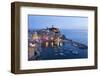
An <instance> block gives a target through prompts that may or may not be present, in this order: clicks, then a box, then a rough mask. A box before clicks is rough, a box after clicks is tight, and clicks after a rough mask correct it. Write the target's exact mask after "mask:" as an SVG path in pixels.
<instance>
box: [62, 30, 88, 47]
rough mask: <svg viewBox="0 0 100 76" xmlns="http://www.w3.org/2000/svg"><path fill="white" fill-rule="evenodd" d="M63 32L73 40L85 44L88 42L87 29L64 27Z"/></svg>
mask: <svg viewBox="0 0 100 76" xmlns="http://www.w3.org/2000/svg"><path fill="white" fill-rule="evenodd" d="M61 33H62V34H64V35H65V36H66V37H67V38H69V39H72V40H73V41H77V42H80V43H83V44H85V45H87V44H88V31H87V30H66V29H62V30H61Z"/></svg>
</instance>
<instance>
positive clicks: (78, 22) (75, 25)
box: [28, 15, 88, 30]
mask: <svg viewBox="0 0 100 76" xmlns="http://www.w3.org/2000/svg"><path fill="white" fill-rule="evenodd" d="M52 25H54V27H57V28H60V29H80V30H81V29H83V30H84V29H86V30H87V29H88V18H87V17H78V16H77V17H74V16H44V15H29V16H28V28H29V29H40V28H46V27H51V26H52Z"/></svg>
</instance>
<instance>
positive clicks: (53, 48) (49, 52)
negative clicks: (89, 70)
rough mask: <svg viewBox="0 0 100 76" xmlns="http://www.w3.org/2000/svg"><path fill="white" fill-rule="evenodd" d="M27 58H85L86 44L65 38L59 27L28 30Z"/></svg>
mask: <svg viewBox="0 0 100 76" xmlns="http://www.w3.org/2000/svg"><path fill="white" fill-rule="evenodd" d="M28 33H29V34H28V60H30V61H31V60H52V59H75V58H87V56H88V55H87V54H88V53H87V50H88V46H87V45H85V44H83V43H80V42H76V41H74V40H72V39H69V38H67V37H66V36H65V35H64V34H62V32H61V31H60V29H59V28H56V27H54V26H53V25H52V27H50V28H48V27H46V28H43V29H34V30H32V31H30V30H29V31H28Z"/></svg>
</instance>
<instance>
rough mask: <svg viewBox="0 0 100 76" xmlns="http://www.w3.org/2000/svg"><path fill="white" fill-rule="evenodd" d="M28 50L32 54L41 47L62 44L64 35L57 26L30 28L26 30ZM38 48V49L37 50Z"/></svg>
mask: <svg viewBox="0 0 100 76" xmlns="http://www.w3.org/2000/svg"><path fill="white" fill-rule="evenodd" d="M28 35H29V36H28V50H29V53H30V54H32V55H33V53H32V52H33V51H34V54H35V53H37V52H38V51H39V50H41V47H59V46H63V39H64V38H65V36H64V35H62V34H61V33H60V30H59V28H55V27H53V26H52V27H51V28H46V29H38V30H32V31H29V32H28ZM37 50H38V51H37Z"/></svg>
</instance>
